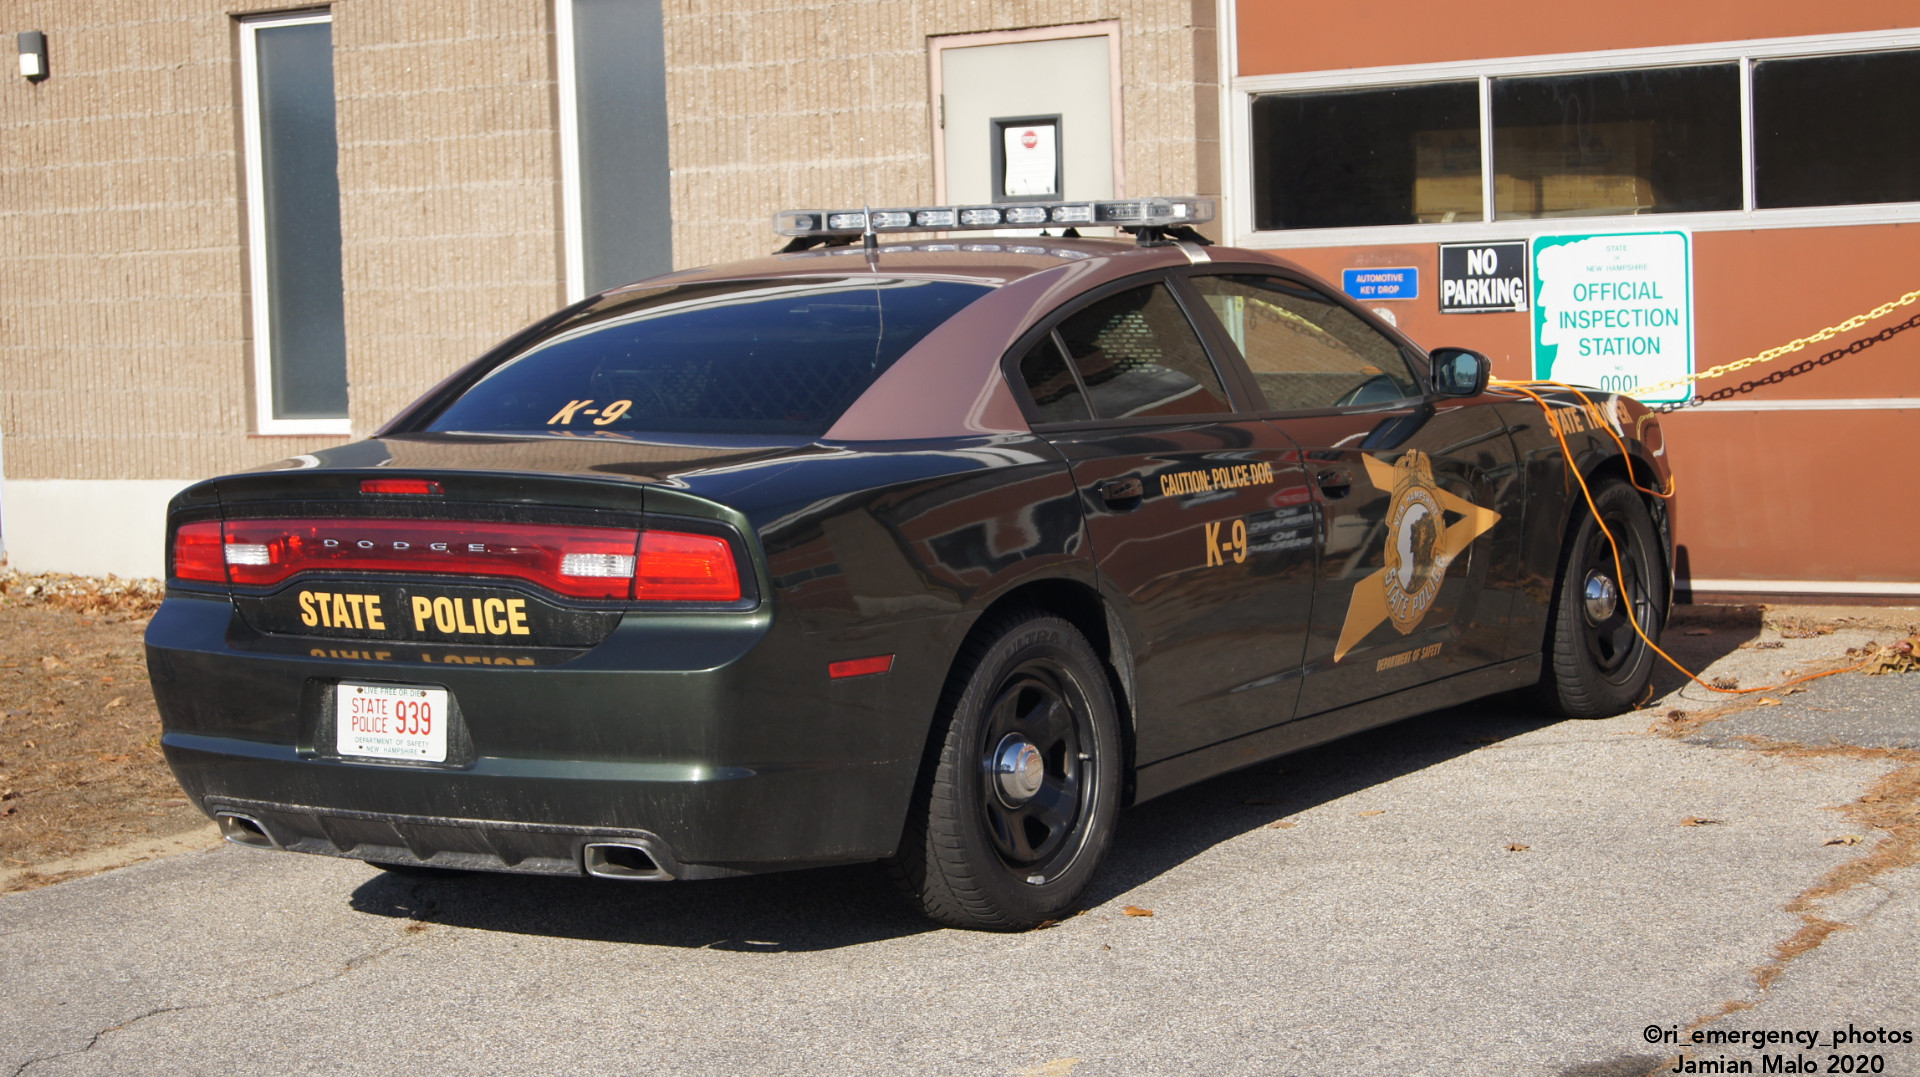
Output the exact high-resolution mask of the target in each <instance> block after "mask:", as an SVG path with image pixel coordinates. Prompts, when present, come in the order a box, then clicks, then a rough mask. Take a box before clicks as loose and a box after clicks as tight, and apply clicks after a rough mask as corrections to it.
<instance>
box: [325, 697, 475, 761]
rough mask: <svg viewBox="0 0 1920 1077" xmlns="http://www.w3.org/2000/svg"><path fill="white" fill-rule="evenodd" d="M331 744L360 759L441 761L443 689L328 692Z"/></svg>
mask: <svg viewBox="0 0 1920 1077" xmlns="http://www.w3.org/2000/svg"><path fill="white" fill-rule="evenodd" d="M333 710H334V715H335V721H336V727H335V732H334V736H335V741H334V743H335V745H336V748H337V750H338V751H339V753H340V754H341V755H350V756H359V757H362V758H366V759H411V760H416V761H421V762H427V763H444V762H446V761H447V722H448V720H449V716H448V707H447V690H446V689H445V688H411V687H405V686H401V685H394V684H344V683H343V684H340V685H338V686H336V687H335V689H334V708H333Z"/></svg>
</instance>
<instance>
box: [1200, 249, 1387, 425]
mask: <svg viewBox="0 0 1920 1077" xmlns="http://www.w3.org/2000/svg"><path fill="white" fill-rule="evenodd" d="M1193 284H1194V287H1195V288H1198V289H1199V290H1200V294H1201V295H1204V296H1206V297H1207V305H1208V306H1209V307H1211V308H1212V309H1213V312H1214V314H1216V315H1218V316H1219V318H1220V321H1221V323H1222V324H1224V325H1225V326H1226V328H1227V335H1228V336H1231V337H1232V338H1233V341H1234V343H1235V344H1237V345H1238V346H1239V347H1240V354H1241V355H1243V356H1245V357H1246V360H1247V367H1248V369H1250V370H1251V371H1253V379H1254V381H1255V382H1257V383H1259V386H1260V392H1261V394H1262V395H1263V396H1265V397H1266V402H1267V407H1269V408H1272V409H1274V410H1276V411H1307V410H1312V409H1317V408H1332V407H1348V406H1356V407H1357V406H1364V405H1371V404H1385V403H1390V402H1392V401H1396V400H1402V399H1405V398H1408V397H1416V396H1419V395H1421V392H1420V386H1419V383H1418V382H1416V381H1415V380H1414V377H1413V374H1412V372H1411V371H1410V370H1409V369H1408V368H1407V359H1406V356H1405V355H1403V354H1401V351H1400V347H1399V345H1397V344H1395V343H1394V342H1393V340H1392V339H1390V338H1389V337H1386V336H1384V335H1383V334H1381V332H1380V331H1379V330H1377V329H1375V328H1374V327H1372V326H1370V325H1368V324H1367V323H1366V322H1364V321H1362V320H1360V318H1359V317H1358V316H1357V315H1355V314H1354V313H1353V312H1352V311H1350V310H1348V309H1347V308H1345V307H1343V306H1341V305H1340V304H1339V303H1336V302H1334V301H1333V300H1332V299H1330V298H1328V297H1327V296H1325V295H1322V294H1321V293H1319V292H1317V291H1315V290H1313V289H1312V288H1308V287H1306V286H1305V285H1301V284H1296V283H1294V282H1293V281H1289V280H1282V279H1279V278H1275V277H1252V276H1235V277H1195V278H1193Z"/></svg>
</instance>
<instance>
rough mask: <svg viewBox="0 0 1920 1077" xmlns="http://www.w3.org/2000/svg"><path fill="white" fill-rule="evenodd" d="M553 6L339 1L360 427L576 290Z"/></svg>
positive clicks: (354, 385) (346, 246) (352, 394)
mask: <svg viewBox="0 0 1920 1077" xmlns="http://www.w3.org/2000/svg"><path fill="white" fill-rule="evenodd" d="M552 13H553V8H552V5H551V4H550V3H542V2H530V0H516V2H504V0H472V2H469V3H449V2H447V0H400V2H396V0H347V2H344V3H338V4H336V5H335V6H334V24H333V42H334V93H335V96H336V98H337V100H338V102H339V119H338V122H339V132H340V232H341V243H342V248H343V249H342V251H341V256H342V257H341V275H342V277H343V279H344V281H345V284H346V318H347V380H348V388H349V399H350V407H351V410H352V414H353V427H354V430H355V432H356V433H365V432H368V431H371V430H373V429H374V428H376V427H378V426H379V425H380V424H381V423H383V422H385V421H386V420H387V419H388V418H390V417H392V416H393V414H394V413H395V412H397V411H398V410H400V408H401V407H403V406H405V405H406V404H407V403H409V402H410V401H412V400H413V399H414V398H415V397H418V396H419V395H420V393H421V392H422V391H423V390H425V389H427V388H428V387H430V386H431V385H433V384H434V383H435V382H437V381H439V380H440V379H441V378H443V377H445V376H446V375H447V374H449V373H451V372H452V371H453V370H454V369H456V368H457V367H459V366H460V365H461V364H463V363H465V362H466V361H467V360H469V359H472V358H473V357H474V356H476V355H479V354H480V353H481V352H483V351H485V350H486V349H488V348H489V347H491V346H493V345H494V344H496V343H498V342H499V341H500V339H501V338H502V337H505V336H506V335H508V334H509V333H511V332H513V331H514V330H516V329H518V328H520V327H521V326H523V325H525V324H527V323H528V322H530V321H532V320H534V319H535V318H537V317H539V316H541V315H543V314H546V313H548V312H550V311H552V310H553V309H554V308H555V307H557V306H559V305H560V304H561V302H562V300H563V299H564V298H565V296H564V294H563V291H562V289H561V285H560V276H561V262H560V226H559V221H560V203H559V198H560V186H559V163H558V156H559V143H558V139H557V136H556V133H555V127H556V117H555V106H554V86H553V78H554V76H553V59H552V26H551V19H552Z"/></svg>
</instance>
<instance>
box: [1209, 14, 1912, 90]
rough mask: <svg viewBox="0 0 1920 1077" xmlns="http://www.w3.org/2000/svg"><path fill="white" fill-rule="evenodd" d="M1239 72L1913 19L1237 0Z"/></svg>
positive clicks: (1681, 41) (1687, 40)
mask: <svg viewBox="0 0 1920 1077" xmlns="http://www.w3.org/2000/svg"><path fill="white" fill-rule="evenodd" d="M1237 8H1238V36H1239V72H1238V73H1239V74H1241V75H1277V74H1286V73H1292V72H1296V71H1333V70H1338V69H1341V68H1348V67H1387V66H1392V65H1396V64H1421V63H1438V62H1441V61H1448V60H1478V59H1488V58H1492V57H1501V56H1532V55H1536V54H1540V53H1556V52H1589V51H1595V50H1600V49H1634V48H1653V47H1658V46H1662V45H1692V44H1700V43H1704V42H1711V41H1745V40H1750V39H1753V38H1767V37H1795V36H1799V35H1802V34H1839V33H1849V32H1854V31H1866V30H1889V29H1896V28H1899V27H1906V26H1914V25H1916V24H1920V5H1916V4H1915V3H1914V2H1913V0H1845V2H1844V3H1838V4H1810V3H1806V2H1804V0H1758V2H1755V0H1680V2H1678V3H1676V2H1674V0H1608V2H1607V3H1605V4H1581V3H1573V4H1542V3H1539V2H1538V0H1476V2H1473V3H1466V4H1436V3H1432V2H1431V0H1380V2H1376V3H1369V4H1357V5H1356V4H1302V3H1282V2H1280V0H1239V3H1238V4H1237Z"/></svg>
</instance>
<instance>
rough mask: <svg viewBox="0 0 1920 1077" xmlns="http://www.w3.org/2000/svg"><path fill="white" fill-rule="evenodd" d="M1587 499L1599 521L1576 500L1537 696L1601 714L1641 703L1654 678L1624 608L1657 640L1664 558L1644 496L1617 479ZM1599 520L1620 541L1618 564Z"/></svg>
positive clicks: (1584, 714) (1573, 711) (1557, 706)
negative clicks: (1577, 512)
mask: <svg viewBox="0 0 1920 1077" xmlns="http://www.w3.org/2000/svg"><path fill="white" fill-rule="evenodd" d="M1593 503H1594V506H1595V507H1597V508H1598V509H1599V510H1600V515H1599V518H1598V520H1596V519H1595V517H1594V516H1593V514H1592V513H1590V512H1587V511H1586V508H1585V504H1584V502H1583V503H1582V505H1581V520H1580V522H1579V524H1578V525H1577V526H1575V527H1574V529H1573V534H1572V536H1571V538H1570V539H1569V541H1568V543H1567V547H1566V549H1565V550H1563V551H1562V552H1561V559H1560V580H1559V582H1558V584H1557V585H1556V586H1555V588H1554V599H1553V611H1552V615H1551V617H1550V618H1549V621H1548V639H1547V653H1546V655H1545V658H1546V669H1545V670H1544V672H1543V674H1542V676H1541V678H1540V694H1541V697H1542V699H1543V701H1544V702H1545V703H1546V704H1547V705H1548V706H1549V707H1551V708H1553V709H1554V710H1555V711H1557V712H1558V713H1560V714H1563V715H1566V716H1567V717H1569V718H1605V717H1607V716H1609V715H1614V714H1619V713H1620V712H1622V711H1625V710H1629V709H1631V708H1632V707H1634V706H1635V705H1637V704H1638V703H1640V702H1641V700H1642V698H1643V697H1644V695H1645V694H1646V691H1647V686H1648V685H1649V684H1651V683H1652V681H1653V665H1654V653H1653V648H1652V647H1651V646H1649V645H1648V643H1647V640H1645V639H1642V638H1641V636H1640V633H1639V632H1636V631H1634V627H1633V621H1631V620H1629V619H1628V616H1627V611H1628V610H1629V609H1631V610H1632V612H1633V619H1634V620H1637V621H1638V622H1639V624H1640V627H1641V629H1643V630H1644V631H1645V632H1646V634H1647V636H1648V637H1650V638H1652V639H1656V640H1657V639H1659V638H1660V618H1661V616H1662V613H1663V611H1664V610H1665V609H1666V569H1665V561H1664V560H1663V559H1662V557H1661V554H1660V547H1659V539H1658V537H1657V535H1656V532H1655V531H1654V527H1653V518H1652V517H1651V516H1649V515H1648V513H1647V506H1646V503H1645V502H1643V501H1641V500H1640V495H1639V494H1637V493H1635V492H1634V490H1633V488H1632V487H1630V486H1628V485H1626V484H1625V483H1622V482H1619V481H1610V482H1607V483H1606V484H1605V485H1602V486H1599V487H1597V488H1596V489H1595V490H1594V491H1593ZM1601 521H1604V522H1605V524H1606V531H1607V532H1611V533H1612V535H1613V538H1614V542H1616V543H1618V544H1619V549H1620V559H1619V563H1618V565H1617V566H1616V564H1615V561H1614V556H1613V545H1612V544H1610V543H1608V541H1607V535H1606V533H1604V532H1602V530H1601V528H1600V522H1601Z"/></svg>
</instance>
